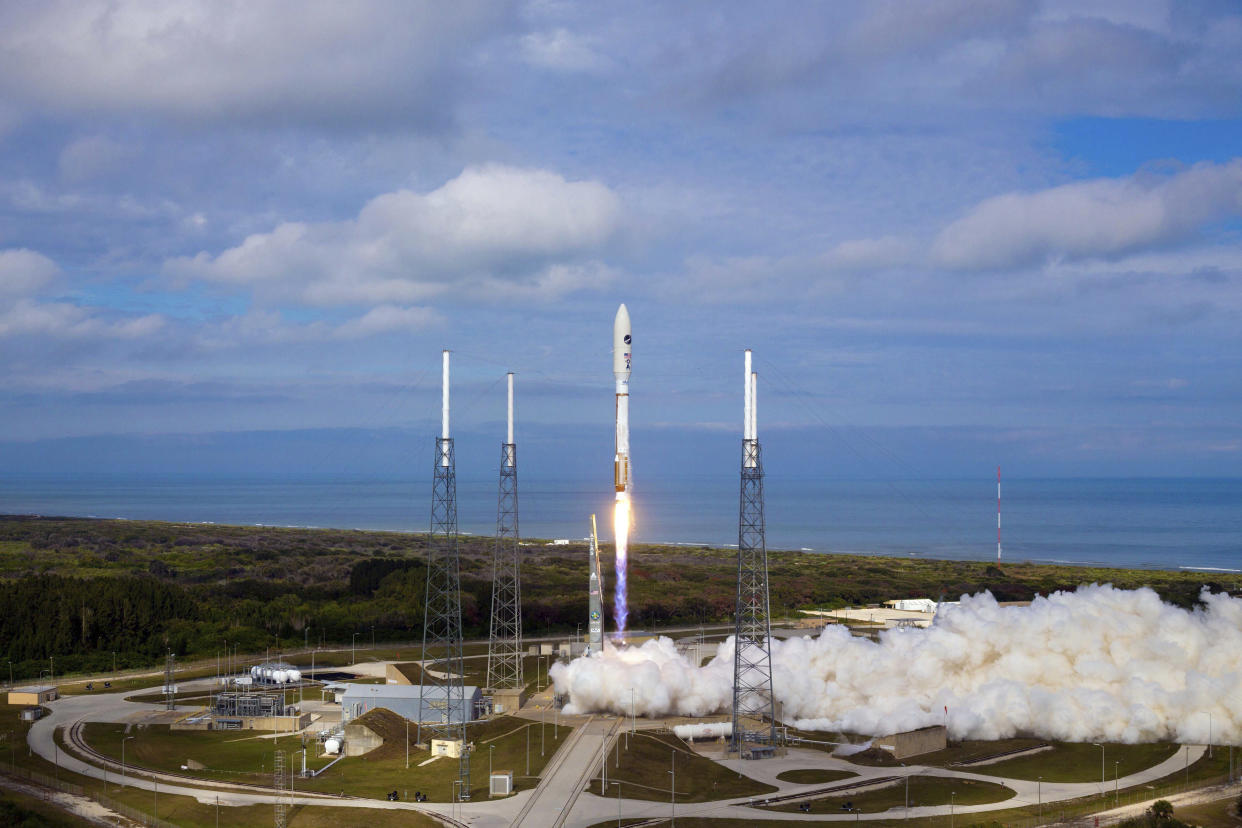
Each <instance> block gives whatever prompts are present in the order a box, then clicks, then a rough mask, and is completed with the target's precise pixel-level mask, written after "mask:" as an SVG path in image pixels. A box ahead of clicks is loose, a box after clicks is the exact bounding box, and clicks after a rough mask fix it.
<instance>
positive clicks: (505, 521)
mask: <svg viewBox="0 0 1242 828" xmlns="http://www.w3.org/2000/svg"><path fill="white" fill-rule="evenodd" d="M508 379H509V405H508V411H509V418H508V423H509V429H508V432H507V436H508V439H507V440H506V441H505V443H504V444H503V445H502V446H501V447H500V493H499V495H498V497H497V505H496V544H495V546H493V547H492V625H491V634H490V636H489V637H488V642H487V686H488V688H489V689H491V690H521V689H522V688H523V687H524V686H525V682H524V681H523V680H522V569H521V567H522V563H521V560H520V559H519V557H518V555H519V547H518V537H519V535H518V492H517V444H516V443H515V442H514V441H513V373H512V372H510V373H509V376H508Z"/></svg>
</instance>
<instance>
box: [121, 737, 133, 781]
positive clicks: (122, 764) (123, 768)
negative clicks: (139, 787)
mask: <svg viewBox="0 0 1242 828" xmlns="http://www.w3.org/2000/svg"><path fill="white" fill-rule="evenodd" d="M133 738H134V737H133V736H126V737H125V738H124V739H122V740H121V787H122V788H124V787H125V785H126V784H128V783H127V782H126V781H125V780H126V778H127V777H126V774H125V743H126V742H128V741H129V740H130V739H133Z"/></svg>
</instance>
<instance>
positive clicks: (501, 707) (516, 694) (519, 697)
mask: <svg viewBox="0 0 1242 828" xmlns="http://www.w3.org/2000/svg"><path fill="white" fill-rule="evenodd" d="M491 696H492V712H493V713H496V714H500V713H516V712H517V711H518V710H520V709H521V708H522V705H524V704H526V688H524V687H523V688H518V689H516V690H509V689H503V690H492V691H491Z"/></svg>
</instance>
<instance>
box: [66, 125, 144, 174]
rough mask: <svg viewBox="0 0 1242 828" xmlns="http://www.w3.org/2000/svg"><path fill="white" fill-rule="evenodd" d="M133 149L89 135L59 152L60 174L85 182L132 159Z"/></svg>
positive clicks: (102, 136)
mask: <svg viewBox="0 0 1242 828" xmlns="http://www.w3.org/2000/svg"><path fill="white" fill-rule="evenodd" d="M135 151H136V150H135V148H134V147H132V146H129V145H126V144H122V143H120V142H119V141H114V140H113V139H111V138H109V137H107V136H106V135H89V136H86V137H84V138H79V139H77V140H75V141H73V142H71V143H69V144H68V145H67V146H65V148H64V149H63V150H61V152H60V174H61V176H63V177H64V178H66V179H68V180H70V181H85V180H88V179H91V178H95V177H96V176H99V175H103V174H105V173H108V172H111V171H113V170H115V169H117V168H118V167H120V166H122V165H123V164H125V163H126V162H127V161H129V160H130V159H131V158H133V157H134V153H135Z"/></svg>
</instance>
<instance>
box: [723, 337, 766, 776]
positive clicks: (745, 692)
mask: <svg viewBox="0 0 1242 828" xmlns="http://www.w3.org/2000/svg"><path fill="white" fill-rule="evenodd" d="M756 385H757V380H756V377H755V375H754V374H753V373H751V370H750V351H747V352H746V406H745V420H744V423H743V432H742V433H743V437H742V469H741V487H740V495H739V502H738V529H737V536H738V543H737V605H736V609H735V615H734V637H733V640H734V650H733V735H732V737H731V741H730V748H731V749H732V750H734V751H741V750H742V748H743V745H744V744H745V743H746V742H748V741H750V742H768V743H772V742H774V741H775V736H776V715H775V714H776V709H775V702H774V699H773V695H772V649H771V640H772V636H771V632H772V630H771V623H770V611H769V610H770V601H769V596H768V548H767V539H766V525H765V522H764V508H763V507H764V503H763V452H762V449H761V448H760V445H759V440H758V436H757V431H758V429H757V427H756V423H757V419H756V417H755V410H756V406H755V388H756ZM748 728H750V729H748Z"/></svg>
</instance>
